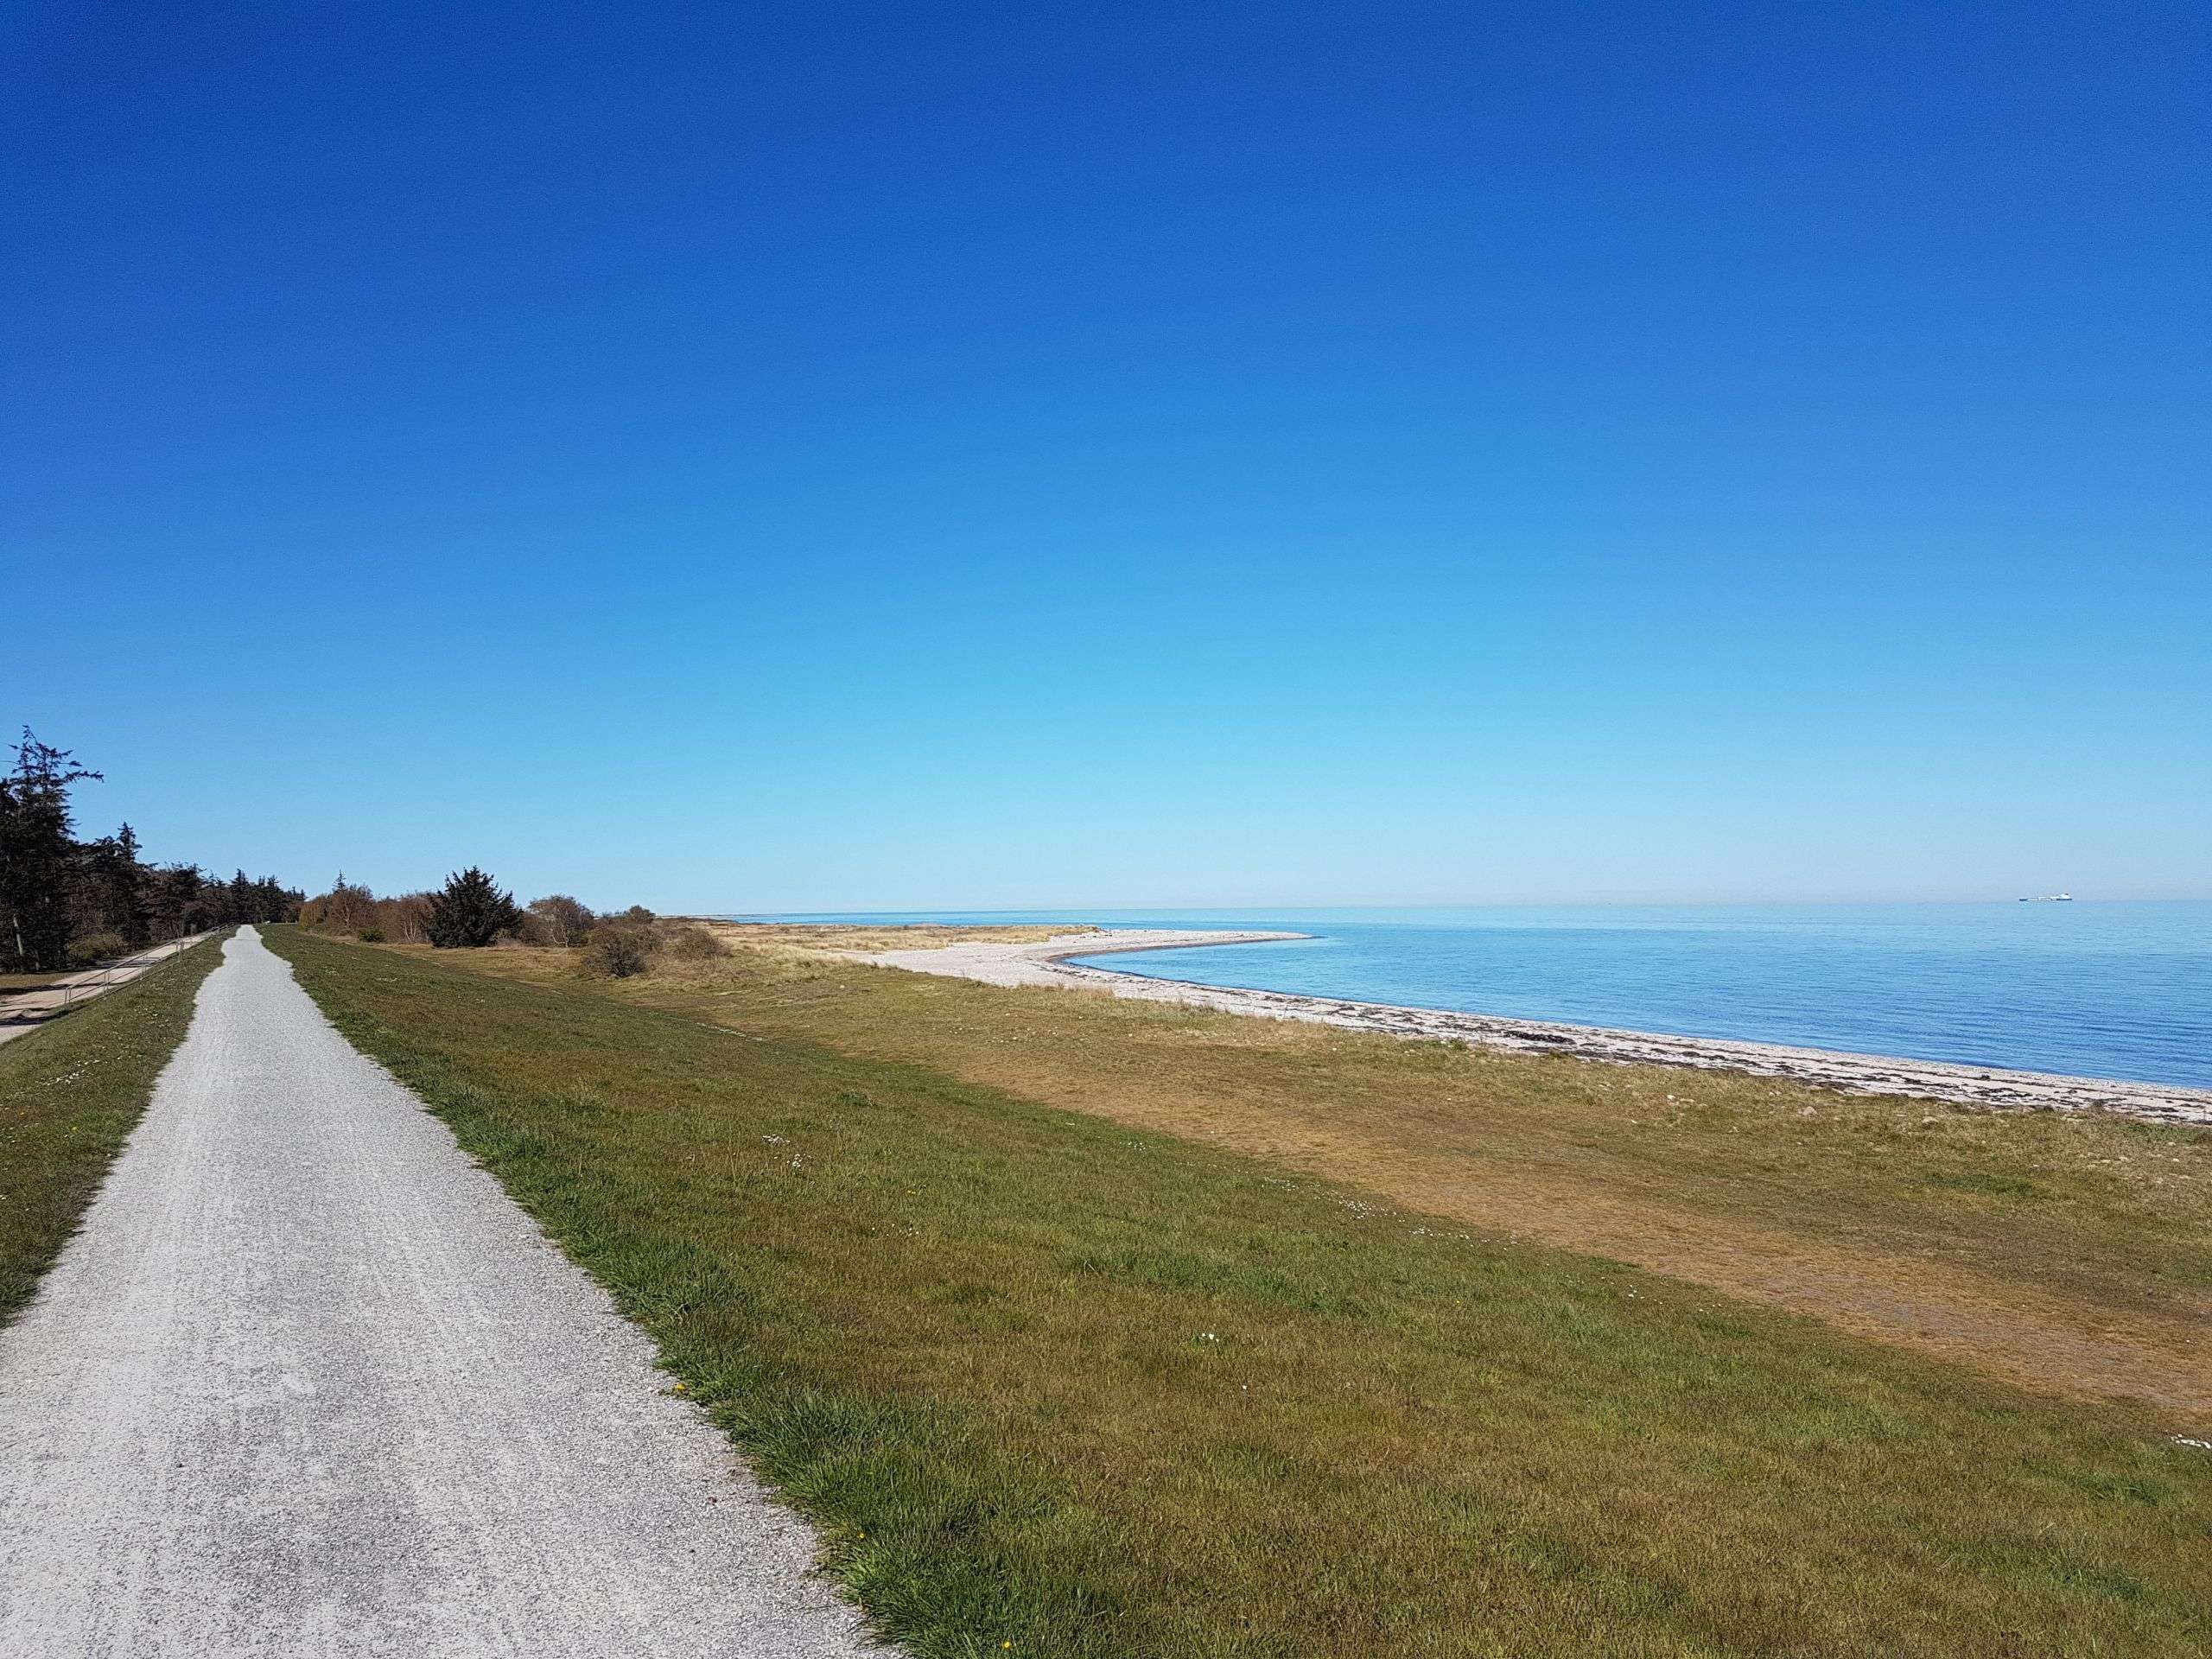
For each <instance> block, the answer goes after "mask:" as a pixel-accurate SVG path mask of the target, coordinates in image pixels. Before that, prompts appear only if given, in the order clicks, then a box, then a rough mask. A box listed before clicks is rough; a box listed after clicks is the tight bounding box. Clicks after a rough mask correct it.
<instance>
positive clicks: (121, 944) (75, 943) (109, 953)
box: [69, 933, 130, 968]
mask: <svg viewBox="0 0 2212 1659" xmlns="http://www.w3.org/2000/svg"><path fill="white" fill-rule="evenodd" d="M129 955H130V941H129V940H128V939H126V938H124V937H123V935H122V934H120V933H87V934H86V935H85V936H84V937H83V938H78V939H72V940H70V941H69V965H70V966H71V967H72V968H90V967H92V966H94V965H95V964H97V963H103V962H105V961H107V960H108V959H109V958H110V957H127V956H129Z"/></svg>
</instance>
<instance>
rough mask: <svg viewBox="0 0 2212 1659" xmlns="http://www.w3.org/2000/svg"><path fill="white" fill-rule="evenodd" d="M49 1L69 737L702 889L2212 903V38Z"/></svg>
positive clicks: (545, 855) (208, 814) (1156, 12)
mask: <svg viewBox="0 0 2212 1659" xmlns="http://www.w3.org/2000/svg"><path fill="white" fill-rule="evenodd" d="M348 10H350V11H351V13H352V14H353V15H350V16H349V15H346V14H345V13H342V12H340V11H336V10H329V9H318V8H301V7H296V6H287V7H281V8H280V7H275V6H252V5H247V6H239V7H229V8H221V9H217V8H204V7H184V8H147V7H124V6H120V5H62V4H51V3H48V4H33V5H22V4H15V3H10V4H5V5H4V6H0V19H4V22H0V62H4V64H5V66H6V67H5V68H4V69H0V78H3V79H4V85H0V92H4V98H3V99H0V141H4V145H5V149H6V153H7V154H9V156H10V157H11V160H10V165H9V168H8V171H7V177H6V180H5V182H4V185H0V189H4V192H5V199H4V200H5V213H6V220H5V224H4V227H0V228H4V237H3V238H0V248H3V249H4V251H0V353H4V356H5V359H6V360H7V361H8V363H9V364H10V368H9V370H8V383H9V385H10V393H9V395H8V396H7V397H6V398H5V399H4V400H0V450H4V462H3V463H0V464H4V472H3V473H0V492H4V496H3V497H0V507H4V519H5V524H6V526H7V528H6V530H5V532H4V536H5V539H4V551H0V558H4V559H5V561H6V564H7V567H8V569H7V570H6V573H5V574H6V575H7V591H8V592H9V594H10V601H11V602H10V620H11V621H12V622H14V623H15V624H16V626H10V627H9V628H8V630H7V634H8V638H9V649H8V651H7V652H6V653H5V660H4V662H0V693H4V695H0V718H4V719H7V720H9V721H11V722H13V721H21V720H28V721H29V722H31V723H32V724H33V725H34V726H35V728H37V729H38V730H39V732H40V734H41V735H42V736H44V737H47V738H48V739H49V740H51V741H57V742H61V743H65V744H67V745H70V746H72V747H75V748H76V749H78V750H79V752H80V753H81V754H82V755H83V756H84V757H85V758H86V759H87V760H91V761H92V763H94V764H96V765H99V766H104V767H105V769H106V770H107V772H108V777H109V781H108V782H106V783H105V785H98V786H87V789H86V793H85V795H84V797H83V803H84V808H85V813H86V819H87V821H88V825H89V827H92V828H105V827H107V826H108V825H110V824H111V823H113V822H114V821H115V820H117V819H119V818H123V817H129V818H130V819H131V820H132V821H133V822H134V823H137V825H138V826H139V827H140V829H141V830H142V833H143V836H144V837H145V839H146V841H147V842H148V844H149V848H150V849H151V850H152V851H153V852H154V853H155V854H156V855H161V856H165V857H185V858H196V859H202V860H208V861H221V862H223V863H225V864H226V865H227V864H229V863H232V862H244V863H246V864H248V865H250V866H252V867H254V868H275V869H277V870H278V871H280V872H282V873H283V874H287V875H288V876H290V877H293V878H295V879H296V880H299V881H301V882H302V883H303V884H306V885H308V886H310V887H319V886H321V884H323V883H324V882H326V881H327V878H328V877H329V875H330V874H332V873H333V872H334V871H335V870H336V869H338V868H340V867H341V866H342V867H343V868H345V869H346V871H347V872H349V873H350V874H355V875H358V876H361V877H365V878H366V879H368V880H371V881H372V883H374V884H375V885H377V886H378V887H379V888H384V887H407V886H413V885H420V884H423V883H425V882H429V881H433V880H436V879H437V878H438V877H440V876H441V875H442V874H443V873H444V872H445V871H446V870H448V869H449V868H454V866H456V865H457V864H460V863H463V862H467V861H480V862H482V863H484V864H486V865H487V866H488V867H490V868H493V870H494V871H496V872H497V873H498V874H499V875H501V876H502V877H503V878H504V879H505V880H509V881H511V882H512V884H514V885H515V886H516V887H518V888H520V889H522V890H523V892H524V896H528V895H529V894H531V893H537V892H542V891H546V890H549V889H555V888H559V889H565V890H569V891H574V892H576V893H580V894H582V896H584V897H585V898H587V899H590V900H593V901H595V902H601V903H614V902H624V903H626V902H629V901H631V900H632V899H642V900H644V901H645V902H646V903H649V904H652V905H654V906H658V907H662V908H682V907H705V908H714V909H725V908H729V909H764V910H772V909H838V908H876V907H884V908H893V907H925V906H963V907H975V906H1059V905H1071V906H1072V905H1105V904H1114V903H1125V904H1131V905H1163V904H1175V903H1184V904H1192V905H1230V904H1240V903H1243V904H1262V905H1264V904H1291V903H1300V904H1320V903H1332V902H1343V903H1385V902H1413V903H1418V902H1452V901H1484V900H1513V899H1544V900H1554V899H1585V898H1586V899H1617V898H1632V899H1675V898H1680V899H1716V898H1723V899H1725V898H1744V899H1789V898H1921V897H1927V898H1974V897H1980V896H1993V897H2009V896H2011V895H2012V894H2013V893H2018V892H2034V891H2044V890H2048V889H2050V888H2054V887H2070V888H2071V889H2072V890H2073V891H2075V892H2076V893H2095V894H2107V895H2112V896H2158V895H2174V896H2183V895H2197V896H2202V895H2208V894H2212V829H2208V828H2207V826H2208V825H2209V824H2212V718H2208V713H2209V712H2212V645H2208V638H2212V551H2208V550H2212V467H2208V465H2207V461H2208V456H2212V444H2208V438H2209V437H2212V432H2209V431H2208V427H2209V426H2212V417H2208V409H2212V400H2208V399H2207V397H2205V387H2206V386H2207V385H2208V384H2212V377H2208V370H2212V345H2208V342H2212V315H2208V306H2207V304H2206V292H2207V289H2206V277H2205V272H2206V271H2207V270H2208V269H2212V232H2208V230H2207V223H2208V221H2207V217H2206V215H2205V213H2204V212H2203V204H2204V197H2205V190H2206V184H2207V166H2206V161H2207V158H2206V153H2205V148H2206V147H2205V143H2204V132H2205V130H2206V128H2207V123H2206V120H2205V118H2206V115H2207V113H2208V111H2207V110H2206V108H2205V105H2204V102H2203V84H2202V77H2201V74H2200V73H2196V68H2195V66H2196V65H2198V64H2200V63H2201V61H2202V49H2203V46H2204V43H2205V42H2204V39H2203V34H2204V30H2203V17H2202V11H2201V10H2200V9H2198V8H2196V7H2193V6H2191V7H2183V6H2175V7H2171V8H2164V9H2161V8H2152V7H2134V6H2126V5H2123V6H2120V7H2115V8H2100V9H2094V10H2090V11H2084V10H2082V9H2080V8H2076V7H2068V8H2060V7H2057V6H2041V5H2034V4H2026V5H2015V6H2010V7H2005V8H1974V9H1965V8H1951V7H1936V6H1926V5H1914V6H1896V7H1889V6H1866V7H1851V8H1812V7H1801V8H1774V7H1768V6H1750V5H1745V6H1726V7H1699V6H1682V5H1665V6H1651V7H1648V8H1639V7H1626V6H1605V7H1592V6H1566V5H1559V6H1527V7H1517V8H1516V7H1508V8H1501V9H1490V8H1477V7H1464V6H1438V7H1427V6H1396V5H1389V4H1383V5H1363V6H1358V7H1352V6H1343V5H1338V6H1332V7H1300V6H1297V5H1294V4H1292V5H1285V4H1278V5H1274V6H1268V7H1246V6H1238V5H1229V6H1217V7H1205V8H1192V7H1165V6H1152V5H1145V4H1116V5H1113V6H1073V7H1035V6H1027V5H1024V6H1011V5H1009V6H1003V7H996V6H980V5H969V6H963V5H958V4H947V5H938V6H931V7H920V6H904V7H867V6H841V5H838V4H835V3H827V4H824V3H809V4H805V5H791V6H781V5H778V4H773V3H766V4H753V5H747V6H742V7H715V6H699V7H696V8H672V7H654V6H643V7H639V6H626V7H621V8H615V7H594V6H571V7H563V8H543V7H522V6H515V7H510V8H495V7H483V6H472V5H469V4H466V3H447V4H441V5H439V6H436V7H420V8H417V7H411V6H408V5H404V4H393V5H386V6H379V7H368V8H353V9H348Z"/></svg>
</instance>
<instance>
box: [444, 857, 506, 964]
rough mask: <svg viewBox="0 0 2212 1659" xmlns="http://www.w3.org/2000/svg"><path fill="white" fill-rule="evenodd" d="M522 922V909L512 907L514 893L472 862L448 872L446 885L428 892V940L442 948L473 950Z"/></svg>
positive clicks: (489, 942)
mask: <svg viewBox="0 0 2212 1659" xmlns="http://www.w3.org/2000/svg"><path fill="white" fill-rule="evenodd" d="M521 925H522V912H520V911H519V910H518V909H516V908H515V896H514V894H512V893H502V892H501V891H500V890H499V883H498V882H496V881H494V880H493V879H492V878H491V877H490V876H488V875H486V874H484V872H483V871H481V870H480V869H478V868H476V867H475V866H474V864H472V865H470V866H469V867H468V868H467V869H465V870H463V871H461V873H460V874H458V875H449V876H448V877H447V878H446V884H445V887H443V888H442V890H441V891H439V892H437V893H432V894H431V895H430V914H429V934H430V943H431V944H435V945H436V946H438V947H440V948H441V949H453V948H460V949H464V950H473V949H475V948H476V947H478V946H480V945H486V944H491V943H492V941H493V940H494V939H496V938H499V935H500V934H502V933H512V932H513V931H516V930H517V929H518V928H519V927H520V926H521Z"/></svg>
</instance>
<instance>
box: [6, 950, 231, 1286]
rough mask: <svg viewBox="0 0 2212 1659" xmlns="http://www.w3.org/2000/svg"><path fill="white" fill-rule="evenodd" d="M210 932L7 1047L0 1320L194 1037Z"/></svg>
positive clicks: (53, 1250) (210, 960)
mask: <svg viewBox="0 0 2212 1659" xmlns="http://www.w3.org/2000/svg"><path fill="white" fill-rule="evenodd" d="M221 951H222V947H221V946H220V945H219V944H218V943H217V942H216V941H214V940H213V939H210V940H207V941H206V942H204V943H202V944H197V945H194V947H193V948H192V949H191V950H187V951H185V952H183V953H182V954H181V955H180V956H178V957H175V958H174V959H173V960H170V961H168V962H164V963H161V964H160V965H159V966H158V967H155V968H149V969H147V970H146V971H145V972H144V973H143V974H141V975H139V976H137V978H136V979H134V980H132V981H131V982H130V983H129V984H126V985H119V986H118V987H117V988H115V989H113V990H111V991H107V992H105V993H103V994H102V995H99V996H98V997H96V998H94V999H92V1001H88V1002H86V1004H85V1005H84V1006H83V1007H79V1008H77V1009H74V1010H73V1011H72V1012H70V1013H69V1014H66V1015H64V1016H62V1017H61V1018H60V1019H57V1020H54V1021H52V1022H51V1023H49V1024H48V1025H45V1026H42V1027H40V1028H39V1029H38V1030H36V1031H34V1032H30V1033H26V1034H25V1035H23V1036H22V1037H18V1038H16V1039H15V1040H13V1041H12V1042H9V1043H5V1044H0V1322H4V1321H5V1320H7V1319H10V1318H12V1317H14V1315H15V1314H16V1313H17V1312H18V1311H19V1310H20V1309H21V1308H22V1306H23V1305H24V1304H25V1303H27V1302H29V1300H30V1299H31V1295H32V1293H33V1292H34V1291H35V1290H36V1288H37V1287H38V1281H39V1280H40V1278H41V1276H42V1275H43V1274H45V1272H46V1270H47V1268H48V1267H50V1266H51V1265H52V1264H53V1262H54V1257H55V1255H58V1254H60V1249H61V1246H62V1245H63V1243H66V1242H67V1239H68V1237H69V1235H70V1234H71V1233H72V1232H73V1231H75V1230H76V1227H77V1222H78V1218H79V1217H81V1216H82V1215H83V1214H84V1212H85V1206H86V1205H88V1204H90V1203H91V1202H92V1194H93V1193H94V1192H97V1191H98V1190H99V1184H100V1180H101V1178H102V1177H104V1176H105V1174H106V1173H107V1166H108V1165H109V1164H110V1163H111V1162H112V1161H113V1160H114V1158H115V1154H116V1153H117V1152H118V1150H120V1149H121V1147H122V1146H123V1142H124V1138H125V1137H126V1136H128V1135H130V1131H131V1129H132V1128H133V1127H134V1126H135V1125H136V1124H137V1122H138V1119H139V1116H140V1115H141V1114H143V1112H144V1111H145V1109H146V1103H147V1101H148V1099H149V1098H150V1097H151V1096H152V1094H153V1090H154V1079H155V1078H156V1077H158V1076H159V1075H160V1073H161V1070H162V1066H164V1065H167V1064H168V1058H169V1056H170V1055H171V1054H172V1053H174V1052H175V1050H176V1046H177V1045H178V1044H179V1043H181V1042H182V1041H183V1040H184V1033H185V1031H186V1028H187V1027H189V1026H190V1025H191V1023H192V1008H193V999H194V996H195V995H198V993H199V990H200V981H201V980H203V979H205V978H207V976H208V975H209V974H210V973H211V972H213V970H214V968H215V965H216V963H218V962H219V961H220V960H221V959H222V957H221Z"/></svg>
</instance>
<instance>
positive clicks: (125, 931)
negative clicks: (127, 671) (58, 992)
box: [0, 727, 305, 973]
mask: <svg viewBox="0 0 2212 1659" xmlns="http://www.w3.org/2000/svg"><path fill="white" fill-rule="evenodd" d="M15 755H16V762H15V765H14V766H12V767H10V769H9V770H8V771H7V772H5V773H4V774H0V971H6V972H10V973H41V972H48V971H51V970H53V969H60V968H68V967H73V966H79V965H82V964H85V963H93V962H99V961H103V960H105V959H106V958H107V957H115V956H122V955H124V954H125V953H126V952H129V951H131V950H143V949H144V948H145V947H146V946H148V945H149V944H161V943H162V941H164V940H167V939H174V938H182V937H183V936H184V935H186V934H188V933H200V932H204V931H207V930H208V929H210V928H216V927H226V926H229V925H232V924H233V923H238V922H283V921H289V920H291V919H292V918H294V917H295V916H296V915H298V914H299V908H300V901H301V899H302V898H304V897H305V895H304V894H303V893H301V892H300V891H299V889H297V888H296V887H286V886H284V884H283V882H281V881H279V880H277V878H276V877H275V876H272V875H264V876H261V877H258V878H254V877H250V876H248V875H247V874H246V873H245V871H244V870H239V871H238V872H237V873H236V874H233V875H232V877H231V878H230V879H229V880H224V879H223V878H222V877H221V876H219V875H216V874H212V873H210V872H208V871H205V870H202V869H201V868H200V867H199V866H198V865H196V864H149V863H148V862H147V861H145V859H144V858H143V856H142V855H141V853H140V849H139V845H138V836H137V831H136V830H134V829H132V828H131V827H130V825H129V824H127V823H126V824H124V825H123V826H122V827H121V828H120V829H118V830H117V831H116V832H115V833H114V834H113V835H111V836H100V837H99V838H98V839H97V840H93V841H79V840H78V839H77V836H76V818H75V813H74V810H73V807H72V804H71V802H70V791H71V790H72V788H73V786H74V785H78V784H79V783H82V782H85V781H86V780H88V779H91V780H97V779H99V777H100V775H101V774H100V773H99V772H95V771H93V770H92V768H91V767H89V766H81V765H79V763H78V761H77V759H76V757H75V756H74V755H73V754H72V753H70V752H69V751H68V750H67V749H60V748H55V747H53V746H52V745H51V744H48V743H42V742H41V741H39V740H38V738H37V737H36V736H35V735H34V734H32V732H31V730H30V728H29V727H25V728H23V735H22V741H21V742H19V743H17V744H16V745H15Z"/></svg>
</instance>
